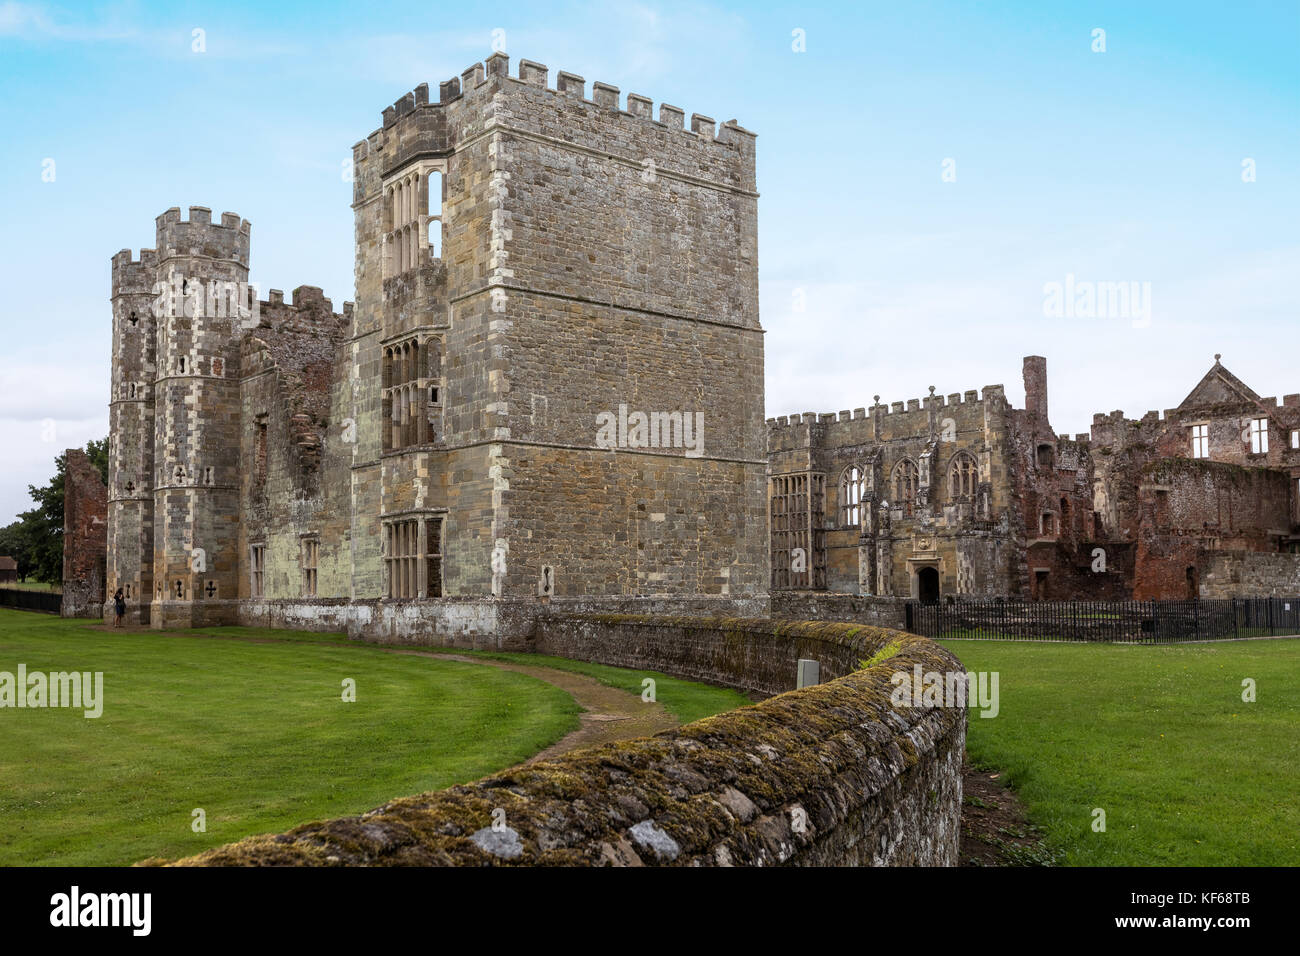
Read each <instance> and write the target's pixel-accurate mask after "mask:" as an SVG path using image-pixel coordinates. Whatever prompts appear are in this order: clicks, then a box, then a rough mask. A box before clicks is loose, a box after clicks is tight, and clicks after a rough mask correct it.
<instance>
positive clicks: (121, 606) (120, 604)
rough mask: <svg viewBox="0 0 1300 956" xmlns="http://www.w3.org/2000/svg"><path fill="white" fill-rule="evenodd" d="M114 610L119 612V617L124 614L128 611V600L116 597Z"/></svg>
mask: <svg viewBox="0 0 1300 956" xmlns="http://www.w3.org/2000/svg"><path fill="white" fill-rule="evenodd" d="M113 610H114V611H115V612H117V616H118V617H121V616H122V615H123V614H125V613H126V602H125V601H123V600H122V599H121V598H114V599H113Z"/></svg>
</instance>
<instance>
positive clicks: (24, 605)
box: [0, 588, 63, 614]
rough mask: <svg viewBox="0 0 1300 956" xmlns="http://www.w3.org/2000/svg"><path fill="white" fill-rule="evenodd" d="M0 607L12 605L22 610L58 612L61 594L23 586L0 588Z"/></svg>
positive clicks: (61, 602) (61, 600) (61, 603)
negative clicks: (27, 588) (31, 589)
mask: <svg viewBox="0 0 1300 956" xmlns="http://www.w3.org/2000/svg"><path fill="white" fill-rule="evenodd" d="M0 607H14V608H18V609H19V610H23V611H50V612H52V613H54V614H58V613H59V609H60V608H62V607H63V595H62V594H55V593H53V592H50V591H27V590H24V589H23V588H0Z"/></svg>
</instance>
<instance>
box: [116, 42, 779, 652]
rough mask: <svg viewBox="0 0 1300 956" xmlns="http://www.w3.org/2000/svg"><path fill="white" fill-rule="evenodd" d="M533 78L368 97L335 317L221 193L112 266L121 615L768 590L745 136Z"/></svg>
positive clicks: (715, 607)
mask: <svg viewBox="0 0 1300 956" xmlns="http://www.w3.org/2000/svg"><path fill="white" fill-rule="evenodd" d="M547 74H548V71H547V68H546V67H545V66H542V65H540V64H537V63H533V62H530V61H528V60H522V61H520V63H519V70H518V76H510V75H509V73H508V58H507V57H506V56H505V55H504V54H495V55H493V56H491V57H489V58H488V59H487V61H486V63H477V64H475V65H474V66H473V67H471V68H470V69H468V70H466V71H465V72H464V73H463V74H462V75H461V76H460V77H455V78H453V79H451V80H448V81H447V82H445V83H442V84H441V87H440V90H439V96H438V100H437V101H436V102H430V101H429V91H428V88H427V86H424V85H421V86H420V87H417V88H416V89H415V91H414V92H412V93H408V94H407V95H406V96H405V97H403V98H402V99H400V100H398V101H397V102H396V103H395V104H394V105H393V106H391V107H389V108H388V109H386V110H384V112H383V125H382V126H381V127H380V128H379V129H378V130H376V131H375V132H373V133H372V134H370V136H368V137H367V138H366V139H364V140H362V141H361V142H359V143H357V144H356V146H354V147H353V162H354V173H355V180H354V189H353V209H354V211H355V216H356V270H355V281H356V302H355V303H351V302H349V303H344V305H343V310H342V312H341V313H340V312H336V311H335V310H334V307H333V305H332V303H331V302H330V301H329V300H328V299H326V298H324V296H323V294H322V293H321V291H320V290H319V289H317V288H313V287H310V286H305V287H300V288H298V289H296V290H295V291H294V293H293V295H292V297H291V299H290V301H288V302H286V301H284V297H283V295H282V294H281V293H279V292H277V291H275V290H272V291H271V292H270V294H269V297H268V298H266V299H265V300H262V299H260V297H259V296H258V295H257V294H256V292H255V291H253V290H251V289H250V288H249V286H248V282H247V280H248V271H249V256H250V238H251V226H250V224H249V223H248V222H247V221H246V220H243V219H241V218H240V217H238V216H236V215H234V214H233V213H224V214H222V216H221V217H220V219H219V221H213V219H212V215H211V212H210V210H208V209H206V208H203V207H198V206H193V207H190V210H189V215H188V217H185V216H182V214H181V212H180V210H179V209H169V210H167V211H166V212H164V213H163V214H162V215H161V216H159V217H158V219H157V238H156V244H155V248H154V249H145V250H142V251H141V252H140V254H139V256H138V257H133V256H132V254H131V253H130V251H128V250H124V251H122V252H120V253H118V254H117V255H116V256H115V257H114V258H113V286H112V306H113V365H112V399H111V404H110V408H111V438H110V456H111V464H110V474H109V489H108V521H107V525H108V531H107V572H106V584H107V593H108V594H109V595H111V594H112V593H113V592H114V591H115V590H116V589H117V588H118V587H122V588H123V589H124V591H125V593H126V597H127V605H128V620H129V621H130V622H131V623H135V624H146V623H147V624H150V625H152V626H154V627H157V628H164V627H187V626H201V625H216V624H234V623H242V624H269V625H284V626H291V627H320V628H331V629H344V628H346V629H347V630H348V631H349V632H350V633H352V634H354V635H378V636H383V637H387V638H390V639H403V638H406V637H409V636H412V635H415V634H417V633H422V634H427V633H438V634H440V635H443V636H445V637H448V638H454V639H464V640H470V641H475V640H479V639H480V638H487V637H491V636H497V637H499V636H501V635H510V634H519V633H522V632H523V631H526V629H527V627H528V622H529V621H530V620H531V618H532V616H533V615H534V614H535V613H536V612H537V609H538V608H539V607H542V606H545V605H547V604H551V603H552V602H554V603H555V604H557V605H562V606H566V607H572V608H574V609H579V610H606V611H654V610H656V609H658V608H659V607H668V606H670V607H671V608H672V609H674V610H678V609H683V608H685V609H689V610H692V611H695V612H703V613H719V614H740V613H749V614H756V613H757V614H762V613H765V612H766V609H767V601H766V594H767V584H768V566H767V554H766V541H767V520H766V515H765V497H766V496H765V494H764V488H765V485H766V477H765V469H766V455H765V452H766V446H765V441H766V434H765V429H764V424H763V332H762V329H761V327H760V325H759V319H758V246H757V228H756V212H757V193H756V191H755V174H754V135H753V134H752V133H750V132H749V131H747V130H745V129H743V128H741V127H740V126H739V125H737V124H736V123H735V121H731V122H727V123H723V124H721V125H718V124H717V123H715V121H714V120H712V119H710V118H708V117H706V116H701V115H698V114H697V115H693V116H692V117H691V118H690V122H689V126H687V125H686V124H685V117H684V113H683V111H682V110H680V109H678V108H676V107H673V106H668V105H661V106H660V108H659V112H658V119H655V118H654V116H653V115H652V104H651V102H650V100H648V99H646V98H644V97H641V96H637V95H635V94H629V95H628V96H627V97H626V98H625V99H623V100H622V102H620V96H619V91H618V89H617V88H615V87H612V86H608V85H606V84H604V83H595V84H593V86H592V93H591V98H590V99H587V98H585V83H584V80H583V79H582V77H579V76H575V75H573V74H570V73H563V72H562V73H559V74H558V77H557V82H556V84H555V86H554V87H551V86H548V82H547ZM611 422H613V423H615V425H614V427H613V428H612V429H611V427H610V425H611ZM611 438H612V439H613V440H612V441H611V440H610V439H611Z"/></svg>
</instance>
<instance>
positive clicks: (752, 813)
mask: <svg viewBox="0 0 1300 956" xmlns="http://www.w3.org/2000/svg"><path fill="white" fill-rule="evenodd" d="M571 622H572V623H573V625H574V626H578V625H581V626H583V627H588V628H590V627H599V628H609V629H613V630H619V629H621V628H629V627H630V628H646V627H675V628H687V629H689V630H690V631H691V632H692V633H693V634H697V635H712V639H713V640H715V641H717V642H723V641H726V640H727V635H728V633H729V632H730V633H732V634H736V633H741V632H744V633H747V634H753V633H754V632H756V631H759V630H761V631H763V632H765V633H768V634H770V635H771V638H770V639H772V640H776V641H777V642H778V643H782V644H790V645H791V646H793V643H794V642H795V641H797V640H803V639H810V638H811V639H816V640H818V641H822V642H825V643H826V645H827V646H831V645H835V646H838V647H840V648H841V649H842V651H843V652H845V653H846V654H849V655H852V657H853V659H854V660H858V659H861V657H864V656H865V657H871V656H874V655H876V654H877V653H879V652H881V651H883V650H886V649H888V648H891V647H896V648H897V650H896V652H895V653H894V655H893V656H892V657H891V658H890V661H891V662H892V663H893V664H894V665H895V667H894V668H883V667H876V668H872V669H871V670H866V671H856V672H853V673H849V674H847V675H846V676H844V677H840V678H839V679H837V680H832V681H830V682H829V683H825V684H819V685H816V686H814V687H808V688H805V689H803V690H798V691H791V692H789V693H783V694H779V695H777V696H775V697H772V698H770V699H769V700H765V701H763V702H762V703H760V704H756V705H754V706H751V707H743V708H740V709H739V710H735V711H732V712H730V713H725V714H720V715H717V716H714V717H709V718H706V719H704V720H700V721H696V722H695V723H692V724H688V725H686V726H684V727H681V728H678V729H677V730H673V731H668V732H665V733H661V734H658V735H656V736H655V737H652V738H642V739H637V740H630V741H624V742H620V743H615V744H608V745H605V746H602V747H598V748H593V749H587V750H580V751H574V752H572V753H570V754H566V755H564V756H561V757H559V758H556V759H553V760H548V761H543V762H539V763H536V764H531V765H528V766H522V767H517V768H515V769H513V770H508V771H505V772H503V773H499V774H495V775H493V776H490V777H487V778H485V779H483V780H480V781H477V782H476V783H472V784H468V785H465V786H459V787H453V788H451V789H449V790H444V791H440V792H437V793H424V794H419V795H417V796H412V797H404V798H401V799H398V800H394V801H392V802H390V803H387V804H385V805H384V806H382V807H379V808H378V809H376V810H373V811H371V812H369V813H366V814H362V815H361V816H357V817H347V818H343V819H338V820H329V821H323V822H317V823H309V824H306V825H304V826H300V827H297V828H296V829H294V830H291V831H290V832H288V833H284V834H278V835H269V836H256V837H250V838H248V839H245V840H241V841H240V842H238V843H234V844H231V845H229V846H224V847H219V848H217V849H214V850H209V851H207V852H205V853H202V854H199V855H198V856H195V857H190V858H188V859H185V860H181V861H178V864H177V865H186V866H243V865H252V866H345V865H351V866H430V865H432V866H485V865H581V866H600V865H615V866H627V865H631V866H638V865H662V864H672V865H733V864H734V865H767V864H775V863H783V862H791V863H796V864H799V863H804V864H807V863H812V864H816V863H822V864H828V865H829V864H835V863H844V862H869V863H880V864H890V863H892V864H899V863H902V864H931V865H933V864H940V865H946V864H952V863H955V861H956V851H957V839H958V837H957V831H958V828H957V819H958V816H959V810H960V803H961V779H960V766H961V753H962V750H963V746H964V740H965V727H966V713H965V711H964V710H962V709H957V708H942V707H928V708H927V707H920V706H917V707H902V706H898V705H896V704H894V703H893V702H891V691H892V689H893V687H892V684H891V682H890V675H891V673H892V671H893V670H895V669H896V670H899V671H905V672H910V671H911V670H912V668H913V667H914V666H916V665H920V667H921V668H922V670H923V671H938V672H946V671H951V670H954V669H959V668H960V663H959V662H958V661H957V660H956V658H954V657H953V656H952V654H951V653H949V652H948V651H947V650H945V649H943V648H941V647H939V646H938V645H936V644H934V643H933V642H931V641H929V640H926V639H925V638H922V637H918V636H916V635H912V634H904V633H902V632H898V631H890V630H887V629H884V628H872V627H863V626H861V625H853V624H836V623H827V622H813V621H802V622H780V623H775V622H772V621H767V620H755V619H737V618H688V617H676V618H651V617H646V616H640V615H584V616H575V617H574V618H572V619H571ZM500 811H504V818H503V819H502V814H501V812H500ZM494 812H495V816H494ZM494 820H495V821H496V822H497V824H498V825H497V827H496V828H495V829H494V826H493V824H494ZM918 820H919V821H921V822H920V825H918V823H917V821H918ZM161 862H162V861H157V860H154V861H148V863H150V864H158V863H161Z"/></svg>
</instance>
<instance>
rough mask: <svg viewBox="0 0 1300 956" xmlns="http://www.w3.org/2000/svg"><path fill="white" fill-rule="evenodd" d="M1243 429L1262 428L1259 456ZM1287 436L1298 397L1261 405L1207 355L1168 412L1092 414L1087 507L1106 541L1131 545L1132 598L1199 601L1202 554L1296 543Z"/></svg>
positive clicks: (1299, 469) (1299, 502) (1299, 516)
mask: <svg viewBox="0 0 1300 956" xmlns="http://www.w3.org/2000/svg"><path fill="white" fill-rule="evenodd" d="M1252 421H1264V422H1267V426H1266V431H1267V436H1268V440H1267V450H1266V451H1265V450H1262V449H1261V450H1258V451H1254V450H1252V443H1251V423H1252ZM1194 429H1196V430H1198V431H1199V430H1201V429H1203V432H1202V433H1203V435H1204V438H1205V441H1204V443H1203V444H1195V443H1194V438H1193V436H1194V434H1196V432H1194ZM1297 429H1300V395H1294V394H1292V395H1286V396H1284V397H1283V399H1282V402H1281V403H1280V404H1279V403H1278V401H1277V399H1276V398H1275V397H1261V396H1259V395H1258V394H1257V393H1256V392H1254V391H1253V390H1252V389H1250V388H1249V387H1248V386H1247V385H1246V384H1245V383H1244V382H1242V381H1241V380H1240V379H1238V378H1237V377H1236V376H1235V375H1233V374H1232V373H1231V372H1229V371H1228V370H1227V369H1226V368H1224V367H1223V365H1222V363H1221V362H1220V361H1219V357H1218V356H1215V363H1214V365H1213V367H1211V368H1210V370H1209V371H1208V372H1207V373H1206V374H1205V376H1204V377H1203V378H1202V379H1201V381H1200V382H1199V383H1197V385H1196V386H1195V387H1194V388H1193V389H1192V391H1191V393H1190V394H1189V395H1188V396H1187V398H1186V399H1184V400H1183V402H1182V403H1181V404H1180V405H1179V406H1178V407H1177V408H1171V409H1166V410H1165V411H1164V412H1163V413H1161V412H1158V411H1149V412H1147V413H1146V414H1145V415H1143V416H1142V417H1141V418H1140V419H1135V420H1130V419H1126V418H1125V417H1124V413H1123V412H1121V411H1113V412H1110V413H1109V414H1107V415H1101V414H1098V415H1095V416H1094V417H1093V426H1092V447H1093V452H1094V459H1095V461H1096V462H1097V466H1096V479H1095V482H1094V488H1095V505H1094V507H1095V509H1096V511H1097V513H1098V517H1099V520H1100V521H1101V523H1102V524H1103V525H1104V528H1105V531H1106V534H1107V536H1109V537H1110V538H1111V539H1112V540H1113V541H1123V542H1125V543H1128V544H1130V545H1131V546H1132V547H1133V550H1134V564H1135V568H1134V585H1133V595H1134V596H1135V597H1139V598H1187V597H1191V596H1194V595H1196V594H1197V593H1200V594H1202V595H1205V594H1206V592H1205V587H1204V583H1203V578H1202V576H1203V575H1204V574H1205V573H1208V572H1209V568H1210V567H1211V566H1214V561H1215V558H1214V554H1213V553H1214V552H1216V551H1219V550H1248V551H1255V552H1260V553H1270V552H1273V553H1276V552H1278V551H1280V550H1284V549H1289V548H1294V547H1296V545H1297V544H1300V512H1298V511H1297V509H1298V507H1300V496H1297V493H1296V492H1297V486H1296V481H1297V477H1300V447H1295V448H1293V447H1292V443H1293V442H1292V438H1291V434H1292V432H1293V431H1294V430H1297ZM1297 444H1300V443H1297ZM1194 455H1203V456H1206V457H1202V458H1197V457H1193V456H1194ZM1222 586H1223V580H1222V578H1221V579H1220V582H1219V584H1218V585H1216V593H1222V592H1221V591H1219V590H1218V589H1219V588H1221V587H1222ZM1243 596H1244V595H1243Z"/></svg>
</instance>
